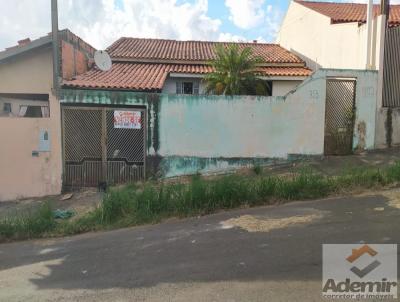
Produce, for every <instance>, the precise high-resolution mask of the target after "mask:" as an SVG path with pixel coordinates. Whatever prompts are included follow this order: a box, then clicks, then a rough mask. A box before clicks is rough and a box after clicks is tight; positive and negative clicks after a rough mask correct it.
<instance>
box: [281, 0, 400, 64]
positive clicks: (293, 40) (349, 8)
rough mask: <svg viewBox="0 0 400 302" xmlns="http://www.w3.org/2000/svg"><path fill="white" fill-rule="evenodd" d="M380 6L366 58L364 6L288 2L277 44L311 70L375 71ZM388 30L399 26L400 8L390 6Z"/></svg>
mask: <svg viewBox="0 0 400 302" xmlns="http://www.w3.org/2000/svg"><path fill="white" fill-rule="evenodd" d="M379 15H380V6H379V5H374V7H373V20H372V35H371V41H370V45H369V46H368V47H370V52H369V57H368V58H367V34H368V30H367V24H366V21H367V5H366V4H360V3H331V2H313V1H300V0H294V1H291V3H290V6H289V9H288V11H287V13H286V16H285V18H284V21H283V23H282V26H281V29H280V31H279V34H278V37H277V40H276V41H277V43H279V44H280V45H282V46H283V47H285V48H286V49H288V50H290V51H292V52H293V53H295V54H297V55H299V56H300V57H301V58H302V59H303V60H304V61H305V62H306V63H307V66H308V67H310V68H311V69H313V70H317V69H319V68H340V69H366V68H368V69H378V68H379V62H380V43H381V31H380V28H381V22H382V18H380V17H379ZM388 24H389V27H395V26H398V25H400V5H391V8H390V17H389V20H388Z"/></svg>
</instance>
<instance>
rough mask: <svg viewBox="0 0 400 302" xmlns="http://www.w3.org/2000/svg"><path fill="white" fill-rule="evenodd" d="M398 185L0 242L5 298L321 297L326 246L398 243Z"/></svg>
mask: <svg viewBox="0 0 400 302" xmlns="http://www.w3.org/2000/svg"><path fill="white" fill-rule="evenodd" d="M399 199H400V191H396V190H391V191H384V192H371V193H370V194H364V195H358V196H348V197H335V198H330V199H324V200H317V201H299V202H293V203H288V204H285V205H279V206H266V207H258V208H251V209H240V210H234V211H229V212H220V213H218V214H214V215H210V216H205V217H196V218H191V219H184V220H178V219H173V220H169V221H167V222H164V223H162V224H158V225H150V226H142V227H134V228H128V229H122V230H116V231H109V232H99V233H90V234H84V235H79V236H74V237H68V238H60V239H44V240H36V241H26V242H15V243H9V244H2V245H0V301H113V302H116V301H229V302H234V301H263V302H264V301H274V302H275V301H307V302H311V301H322V300H323V299H322V297H321V282H322V281H321V275H322V259H321V258H322V244H324V243H395V244H397V243H398V242H399V240H400V232H399V231H400V223H399V222H400V220H399V218H400V203H399Z"/></svg>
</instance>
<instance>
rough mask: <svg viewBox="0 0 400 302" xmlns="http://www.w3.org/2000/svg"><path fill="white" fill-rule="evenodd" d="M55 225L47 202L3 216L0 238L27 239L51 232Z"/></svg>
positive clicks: (0, 225) (0, 224) (0, 223)
mask: <svg viewBox="0 0 400 302" xmlns="http://www.w3.org/2000/svg"><path fill="white" fill-rule="evenodd" d="M55 227H56V221H55V219H54V216H53V211H52V208H51V206H50V204H49V203H44V204H42V205H40V207H39V208H38V209H35V210H34V209H31V210H28V211H25V212H22V213H16V214H15V215H12V216H9V217H7V218H4V219H3V220H1V221H0V240H5V239H27V238H33V237H40V236H42V235H44V234H46V233H48V232H51V231H53V230H54V229H55Z"/></svg>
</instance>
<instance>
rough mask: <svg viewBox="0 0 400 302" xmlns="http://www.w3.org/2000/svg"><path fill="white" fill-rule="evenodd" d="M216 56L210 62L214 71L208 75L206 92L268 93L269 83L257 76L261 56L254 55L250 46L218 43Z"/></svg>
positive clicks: (235, 93)
mask: <svg viewBox="0 0 400 302" xmlns="http://www.w3.org/2000/svg"><path fill="white" fill-rule="evenodd" d="M215 54H216V58H215V59H214V60H213V61H211V62H210V65H211V66H212V67H213V68H214V72H212V73H210V74H208V75H206V77H205V80H206V92H207V93H214V94H218V95H221V94H223V95H255V94H257V95H259V94H263V95H266V93H267V90H268V85H267V84H266V83H265V82H263V81H261V80H258V79H257V77H256V68H257V64H260V63H262V62H263V59H262V58H261V57H257V56H253V51H252V49H251V48H250V47H245V48H243V49H242V50H240V49H239V46H238V45H236V44H231V45H229V46H227V47H224V46H223V45H217V46H216V48H215Z"/></svg>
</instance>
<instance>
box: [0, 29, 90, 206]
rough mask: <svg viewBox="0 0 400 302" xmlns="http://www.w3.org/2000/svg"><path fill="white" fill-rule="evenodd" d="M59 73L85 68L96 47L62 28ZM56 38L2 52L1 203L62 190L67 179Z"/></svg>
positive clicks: (69, 73)
mask: <svg viewBox="0 0 400 302" xmlns="http://www.w3.org/2000/svg"><path fill="white" fill-rule="evenodd" d="M59 36H60V59H61V64H60V67H61V70H60V71H59V74H60V75H62V78H63V79H69V78H71V77H73V76H75V75H77V74H80V73H83V72H86V71H87V70H88V68H89V65H90V61H91V58H93V54H94V51H95V49H94V48H93V47H91V46H90V45H89V44H87V43H85V42H84V41H83V40H81V39H80V38H79V37H77V36H76V35H74V34H73V33H72V32H70V31H69V30H62V31H60V34H59ZM52 45H53V42H52V36H51V35H50V34H49V35H47V36H44V37H41V38H39V39H36V40H33V41H31V40H30V39H25V40H21V41H19V42H18V45H17V46H14V47H10V48H7V49H6V50H5V51H1V52H0V142H1V143H0V154H1V157H0V201H2V200H9V199H15V198H20V197H27V196H28V197H32V196H43V195H51V194H59V193H60V191H61V184H62V183H61V182H62V148H61V115H60V103H59V100H58V99H57V98H56V97H55V94H54V91H53V57H52Z"/></svg>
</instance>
